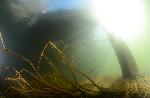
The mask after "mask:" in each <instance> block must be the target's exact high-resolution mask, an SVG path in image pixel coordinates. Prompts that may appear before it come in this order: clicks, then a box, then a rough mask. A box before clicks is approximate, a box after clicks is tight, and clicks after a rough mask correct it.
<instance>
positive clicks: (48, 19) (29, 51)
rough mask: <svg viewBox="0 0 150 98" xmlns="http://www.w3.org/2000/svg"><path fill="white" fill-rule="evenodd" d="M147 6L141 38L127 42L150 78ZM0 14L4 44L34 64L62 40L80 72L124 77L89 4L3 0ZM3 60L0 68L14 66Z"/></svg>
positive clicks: (65, 0)
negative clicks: (51, 44) (48, 44)
mask: <svg viewBox="0 0 150 98" xmlns="http://www.w3.org/2000/svg"><path fill="white" fill-rule="evenodd" d="M143 1H144V0H143ZM144 4H145V5H144V8H145V14H146V16H147V18H146V21H147V22H146V27H145V29H144V31H143V32H141V34H140V36H138V37H137V38H135V39H133V40H130V41H128V40H125V42H126V43H127V44H128V46H129V48H130V49H131V51H132V53H133V55H134V57H135V60H136V61H137V64H138V67H139V70H140V72H141V73H142V74H146V75H149V74H150V69H149V66H150V59H149V58H150V52H149V50H150V44H149V43H150V39H149V37H150V33H149V31H150V28H149V26H150V25H149V23H150V19H149V16H150V15H149V14H150V13H149V11H150V7H149V4H150V2H149V0H145V1H144ZM0 12H1V13H0V30H1V32H3V39H4V42H5V44H6V45H7V47H8V48H10V49H12V50H15V51H16V52H18V53H20V54H22V55H24V56H25V57H27V58H29V59H31V60H32V61H33V62H36V60H37V59H38V57H39V53H40V51H41V49H42V48H43V46H44V44H45V42H46V41H48V40H53V41H54V42H59V41H60V40H61V41H63V42H64V43H65V44H66V45H68V48H67V49H66V51H68V52H67V53H68V54H69V55H70V56H71V57H72V58H73V60H74V62H75V64H76V65H77V66H78V67H79V68H80V69H81V70H85V71H87V72H89V73H91V74H92V75H93V76H95V75H117V76H120V75H121V69H120V66H119V63H118V61H117V57H116V55H115V53H114V51H113V49H112V46H111V44H110V42H109V41H108V39H107V36H106V35H105V32H104V31H103V28H102V27H101V26H98V24H97V23H96V20H95V19H94V17H93V15H92V12H90V10H89V0H14V1H12V0H3V1H0ZM33 58H34V59H33ZM0 60H1V61H0V62H1V66H5V65H9V64H11V63H12V62H13V61H12V59H11V58H8V57H7V55H5V54H4V53H1V54H0ZM13 64H14V65H16V62H15V63H14V62H13ZM17 64H18V63H17ZM17 66H18V67H20V66H21V65H17Z"/></svg>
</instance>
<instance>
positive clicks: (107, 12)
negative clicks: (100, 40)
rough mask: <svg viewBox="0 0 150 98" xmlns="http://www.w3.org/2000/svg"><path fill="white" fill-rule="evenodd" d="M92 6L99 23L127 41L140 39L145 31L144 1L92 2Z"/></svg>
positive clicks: (100, 0)
mask: <svg viewBox="0 0 150 98" xmlns="http://www.w3.org/2000/svg"><path fill="white" fill-rule="evenodd" d="M91 6H92V7H91V8H92V12H93V13H94V16H95V17H96V19H98V21H99V23H101V24H102V25H103V26H104V27H105V28H106V29H108V30H109V31H111V32H113V33H114V34H115V35H116V36H118V37H121V38H122V39H124V40H125V41H128V40H131V39H132V40H133V39H134V38H138V36H140V33H141V32H142V31H143V30H144V27H145V22H146V18H145V12H144V7H143V3H142V0H92V1H91ZM98 33H99V32H98ZM98 35H99V34H98Z"/></svg>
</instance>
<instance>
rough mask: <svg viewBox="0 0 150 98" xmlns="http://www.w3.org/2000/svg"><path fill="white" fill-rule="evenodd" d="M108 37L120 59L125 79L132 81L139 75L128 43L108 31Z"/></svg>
mask: <svg viewBox="0 0 150 98" xmlns="http://www.w3.org/2000/svg"><path fill="white" fill-rule="evenodd" d="M106 35H107V37H108V39H109V41H110V43H111V45H112V47H113V49H114V51H115V54H116V56H117V58H118V61H119V64H120V67H121V70H122V76H123V78H129V79H132V78H134V77H135V76H137V75H138V74H139V70H138V65H137V64H136V61H135V59H134V57H133V55H132V53H131V51H130V49H129V48H128V46H127V45H126V43H125V42H124V41H123V40H122V39H121V38H119V37H117V36H115V35H114V34H113V33H112V32H109V31H107V30H106Z"/></svg>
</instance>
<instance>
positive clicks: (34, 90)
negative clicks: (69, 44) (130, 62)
mask: <svg viewBox="0 0 150 98" xmlns="http://www.w3.org/2000/svg"><path fill="white" fill-rule="evenodd" d="M1 44H2V48H1V51H3V52H5V53H6V54H9V55H13V56H14V57H16V58H17V59H19V60H23V61H24V62H26V63H27V65H26V66H28V67H29V69H27V68H22V69H21V70H18V69H15V68H13V67H1V70H4V71H9V72H13V73H14V74H13V75H11V76H8V77H6V78H5V80H4V81H6V82H7V83H8V85H7V86H6V88H2V89H4V90H2V97H4V98H5V97H6V98H149V97H150V79H149V78H148V77H146V76H140V75H137V76H135V77H134V78H124V77H121V78H120V79H118V81H116V82H114V83H113V85H111V86H110V87H105V86H104V85H101V82H107V81H108V79H107V80H105V79H102V78H101V77H100V76H99V78H100V80H99V81H98V82H97V81H96V80H95V79H92V78H91V77H90V76H88V74H87V72H85V71H81V70H80V69H78V68H77V67H76V65H74V63H73V61H72V60H71V58H69V56H68V55H66V54H65V52H64V50H63V49H62V48H61V47H60V46H59V45H57V44H54V43H53V42H51V41H48V42H47V44H46V45H45V46H44V47H43V51H42V52H41V55H40V57H39V61H37V64H33V63H32V62H31V61H30V60H29V59H27V58H25V57H24V56H22V55H20V54H18V53H16V52H14V51H12V50H9V49H8V48H7V47H6V46H5V44H4V42H3V39H2V36H1ZM50 55H53V58H55V60H54V59H52V58H51V57H50ZM45 62H46V63H47V64H48V65H49V66H51V67H52V69H53V70H52V69H50V71H49V73H47V74H43V73H42V72H40V68H41V67H42V65H43V63H44V64H45ZM109 81H111V79H110V80H109Z"/></svg>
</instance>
